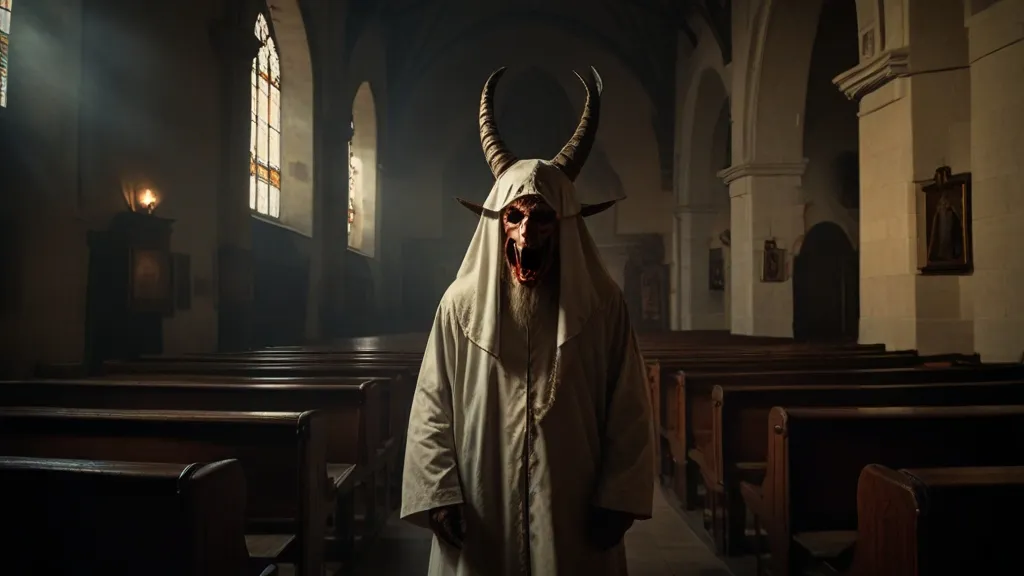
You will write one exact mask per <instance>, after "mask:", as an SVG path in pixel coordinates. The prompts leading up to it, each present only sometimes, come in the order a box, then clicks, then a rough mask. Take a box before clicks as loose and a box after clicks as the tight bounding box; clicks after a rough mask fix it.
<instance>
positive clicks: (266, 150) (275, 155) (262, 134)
mask: <svg viewBox="0 0 1024 576" xmlns="http://www.w3.org/2000/svg"><path fill="white" fill-rule="evenodd" d="M0 1H9V0H0ZM256 38H258V39H259V41H260V43H261V44H262V46H260V51H259V54H258V55H257V56H256V58H253V61H252V115H251V122H252V130H251V132H250V136H249V208H251V209H252V210H253V211H255V212H257V213H259V214H263V215H265V216H271V217H273V218H279V217H280V216H281V61H280V59H279V58H278V56H277V48H276V47H275V46H274V39H273V38H271V37H270V26H269V25H268V24H267V20H266V18H264V17H263V14H260V15H259V16H258V17H257V18H256Z"/></svg>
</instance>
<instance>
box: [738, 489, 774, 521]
mask: <svg viewBox="0 0 1024 576" xmlns="http://www.w3.org/2000/svg"><path fill="white" fill-rule="evenodd" d="M740 495H741V496H743V503H744V504H745V505H746V506H747V510H750V512H751V513H752V514H753V515H754V516H757V517H758V518H761V519H762V521H764V520H766V519H767V518H768V511H767V510H765V508H764V495H763V492H762V491H761V487H760V486H758V485H757V484H751V483H750V482H740Z"/></svg>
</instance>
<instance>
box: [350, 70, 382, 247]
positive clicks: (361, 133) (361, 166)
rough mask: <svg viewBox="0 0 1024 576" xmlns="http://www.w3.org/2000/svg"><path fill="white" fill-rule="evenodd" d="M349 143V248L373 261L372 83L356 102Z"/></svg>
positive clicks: (374, 132)
mask: <svg viewBox="0 0 1024 576" xmlns="http://www.w3.org/2000/svg"><path fill="white" fill-rule="evenodd" d="M350 128H351V129H352V139H351V140H349V142H348V247H349V249H350V250H354V251H356V252H359V253H360V254H363V255H364V256H369V257H370V258H373V257H374V255H375V252H376V248H377V190H378V184H377V179H378V175H377V111H376V105H375V104H374V99H373V91H372V90H371V89H370V83H369V82H363V83H362V85H361V86H359V90H357V91H356V96H355V99H354V100H353V102H352V125H351V126H350Z"/></svg>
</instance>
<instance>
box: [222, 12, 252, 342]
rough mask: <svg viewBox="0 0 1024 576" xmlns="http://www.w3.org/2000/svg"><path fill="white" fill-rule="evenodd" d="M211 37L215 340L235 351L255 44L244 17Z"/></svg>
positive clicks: (244, 280) (244, 307) (242, 328)
mask: <svg viewBox="0 0 1024 576" xmlns="http://www.w3.org/2000/svg"><path fill="white" fill-rule="evenodd" d="M243 21H245V22H246V23H245V24H244V25H243V23H242V22H243ZM211 40H212V42H213V44H214V46H215V47H216V48H217V52H218V54H219V55H220V61H221V67H222V68H221V69H222V74H221V78H222V79H223V86H222V94H223V97H222V108H223V110H224V114H223V126H222V133H223V134H224V152H223V163H222V172H221V186H220V192H219V193H218V195H217V201H216V205H217V258H216V262H217V265H216V268H217V271H216V273H217V336H218V338H217V340H218V349H220V350H221V351H235V350H245V349H247V348H248V347H249V342H250V336H251V323H252V303H253V277H252V228H251V226H252V224H251V216H250V209H249V137H250V129H251V128H250V106H251V104H250V98H251V91H250V85H251V78H250V74H251V72H252V59H253V58H254V57H255V56H256V54H257V53H258V50H259V48H260V43H259V40H258V39H257V38H256V36H255V35H254V34H253V31H252V25H251V24H249V23H248V20H247V19H245V18H237V19H228V20H226V21H224V22H221V23H219V24H218V25H217V26H215V27H214V29H213V30H211Z"/></svg>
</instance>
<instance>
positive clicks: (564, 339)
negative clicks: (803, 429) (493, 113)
mask: <svg viewBox="0 0 1024 576" xmlns="http://www.w3.org/2000/svg"><path fill="white" fill-rule="evenodd" d="M525 194H540V195H542V196H544V198H545V199H546V200H547V201H548V203H549V204H551V206H552V207H554V208H555V210H556V211H557V212H558V213H559V215H560V218H561V224H560V242H561V248H560V249H561V267H560V269H561V275H560V281H561V291H560V301H559V312H558V319H557V326H552V327H551V328H553V330H552V329H550V328H549V329H548V330H547V331H543V332H541V333H540V334H538V335H537V336H536V337H534V336H531V338H530V353H529V355H527V345H526V340H525V335H523V334H521V333H519V332H516V331H515V330H513V329H511V328H510V326H509V324H510V322H508V321H504V322H503V321H502V318H504V317H505V314H504V313H503V312H502V309H501V308H502V307H501V290H500V282H501V281H502V280H501V268H500V267H501V266H504V262H503V260H502V258H503V257H502V250H501V241H502V231H501V222H500V220H499V219H495V218H493V217H488V216H484V217H482V218H481V219H480V224H479V225H478V227H477V231H476V234H475V236H474V238H473V241H472V242H471V244H470V248H469V251H468V252H467V254H466V259H465V260H464V262H463V265H462V268H461V269H460V271H459V274H458V276H457V278H456V280H455V282H454V283H453V284H452V285H451V287H450V288H449V289H448V291H447V292H446V293H445V295H444V296H443V297H442V299H441V303H440V305H439V307H438V310H437V316H436V318H435V320H434V326H433V328H432V330H431V333H430V338H429V340H428V342H427V348H426V352H425V354H424V358H423V365H422V367H421V368H420V372H419V381H418V382H417V386H416V393H415V396H414V399H413V406H412V412H411V416H410V421H409V434H408V440H407V446H406V457H405V469H404V477H403V486H402V510H401V516H402V518H405V519H407V520H409V521H411V522H413V523H416V524H419V525H421V526H426V525H427V520H426V514H425V513H426V512H427V511H428V510H430V509H433V508H437V507H440V506H445V505H449V504H463V505H464V512H465V517H466V518H465V520H466V526H467V530H466V540H465V542H464V545H463V547H462V549H461V550H456V549H453V548H452V547H450V546H448V545H447V544H444V543H442V542H441V541H439V540H438V539H437V538H436V537H435V538H434V541H433V546H432V549H431V557H430V569H429V572H428V573H429V574H430V575H431V576H449V575H450V576H512V575H516V576H518V575H523V574H532V575H533V576H549V575H551V576H555V575H561V576H569V575H576V574H579V575H583V574H587V575H609V576H611V575H616V576H618V575H624V574H626V559H625V551H624V548H623V546H621V545H620V546H617V547H615V548H613V549H612V550H609V551H606V552H601V551H599V550H597V549H596V548H595V547H593V546H592V545H591V544H590V541H589V540H588V535H587V513H588V510H590V508H591V507H595V506H596V507H603V508H607V509H611V510H619V511H623V512H627V513H629V514H632V515H634V516H635V517H636V518H638V519H646V518H649V517H650V515H651V504H652V498H653V490H654V478H653V462H652V459H653V429H652V424H651V408H650V404H649V399H648V396H647V393H646V378H645V371H644V362H643V358H642V357H641V355H640V350H639V348H638V346H637V342H636V338H635V336H634V334H633V330H632V327H631V325H630V321H629V317H628V314H627V311H626V305H625V302H624V300H623V297H622V292H621V291H620V290H619V288H618V286H617V285H615V283H614V281H612V280H611V278H610V277H609V276H608V273H607V271H606V270H605V269H604V267H603V264H602V263H601V261H600V258H599V256H598V253H597V250H596V248H595V247H594V244H593V241H592V240H591V238H590V235H589V233H588V232H587V230H586V227H585V226H584V225H583V223H582V218H580V217H578V212H579V204H578V202H577V201H576V199H575V192H574V190H573V187H572V183H571V182H570V181H569V180H568V179H567V178H566V177H565V176H564V175H562V173H561V172H559V171H558V169H557V168H555V167H554V166H552V165H551V164H549V163H548V162H545V161H538V160H526V161H520V162H518V163H517V164H516V165H514V166H513V167H512V168H510V169H509V170H508V171H507V172H506V173H505V174H503V175H502V176H501V178H499V179H498V181H497V182H496V183H495V186H494V188H493V189H492V190H491V194H490V196H489V197H488V199H487V202H486V203H485V204H484V206H485V208H487V209H488V210H493V211H499V210H501V208H503V207H504V206H506V205H507V204H508V203H509V202H511V201H512V200H513V199H515V198H516V197H518V196H521V195H525ZM545 336H547V337H545ZM527 359H529V364H530V365H531V369H530V370H529V371H527V370H526V366H527ZM527 372H529V378H527ZM528 380H529V381H528ZM528 388H529V390H530V399H531V400H530V401H528V397H527V389H528ZM528 406H529V407H530V409H532V417H531V418H528V416H527V410H528ZM531 422H532V424H533V425H532V426H530V423H531ZM531 428H532V432H530V431H529V430H530V429H531ZM528 434H532V441H530V450H529V455H528V457H527V458H528V461H529V470H528V471H527V467H526V466H525V465H524V464H525V462H526V461H527V458H524V447H525V446H526V444H525V443H526V442H527V441H528V440H527V438H528ZM527 478H528V479H529V484H530V488H529V491H528V493H527V491H526V490H525V489H524V486H525V482H526V481H527ZM524 506H525V507H527V509H528V513H529V531H530V535H529V538H528V541H526V539H525V538H524V522H523V507H524Z"/></svg>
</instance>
